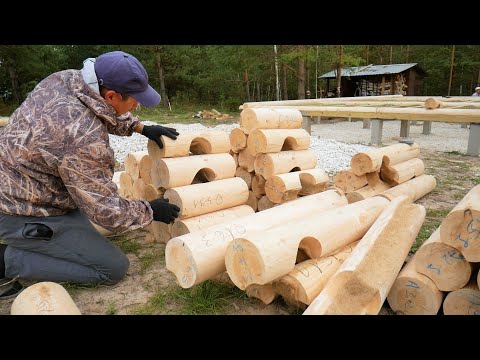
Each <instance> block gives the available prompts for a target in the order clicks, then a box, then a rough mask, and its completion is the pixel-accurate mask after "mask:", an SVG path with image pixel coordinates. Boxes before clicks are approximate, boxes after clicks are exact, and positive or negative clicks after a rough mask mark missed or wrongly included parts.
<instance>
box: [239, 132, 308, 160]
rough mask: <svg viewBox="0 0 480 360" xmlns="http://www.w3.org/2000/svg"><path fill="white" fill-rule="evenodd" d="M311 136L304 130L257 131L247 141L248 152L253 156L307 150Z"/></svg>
mask: <svg viewBox="0 0 480 360" xmlns="http://www.w3.org/2000/svg"><path fill="white" fill-rule="evenodd" d="M309 146H310V134H309V133H308V132H307V131H306V130H304V129H256V130H254V131H252V132H251V133H250V135H249V136H248V140H247V150H248V152H249V153H250V155H252V156H256V155H258V154H265V153H274V152H279V151H285V150H306V149H308V147H309Z"/></svg>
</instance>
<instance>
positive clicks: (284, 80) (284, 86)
mask: <svg viewBox="0 0 480 360" xmlns="http://www.w3.org/2000/svg"><path fill="white" fill-rule="evenodd" d="M479 76H480V75H479ZM282 100H288V92H287V67H286V65H285V64H282Z"/></svg>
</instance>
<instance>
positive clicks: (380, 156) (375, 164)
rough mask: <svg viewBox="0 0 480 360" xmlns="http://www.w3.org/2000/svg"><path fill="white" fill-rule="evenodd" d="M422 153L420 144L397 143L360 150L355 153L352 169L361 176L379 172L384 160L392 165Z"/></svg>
mask: <svg viewBox="0 0 480 360" xmlns="http://www.w3.org/2000/svg"><path fill="white" fill-rule="evenodd" d="M419 154H420V146H418V144H413V145H408V144H395V145H390V146H385V147H382V148H378V149H375V150H370V151H367V152H359V153H357V154H355V155H353V157H352V160H351V162H350V165H351V169H352V171H353V172H354V174H355V175H357V176H361V175H364V174H367V173H372V172H379V171H380V168H381V166H382V161H384V157H386V158H387V159H385V161H387V165H389V166H392V165H395V164H398V163H401V162H404V161H407V160H410V159H413V158H415V157H417V156H418V155H419Z"/></svg>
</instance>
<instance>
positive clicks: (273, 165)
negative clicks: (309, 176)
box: [255, 150, 317, 180]
mask: <svg viewBox="0 0 480 360" xmlns="http://www.w3.org/2000/svg"><path fill="white" fill-rule="evenodd" d="M315 166H317V156H316V155H315V153H314V152H313V151H312V150H299V151H281V152H279V153H272V154H258V155H257V156H256V158H255V173H256V174H259V175H262V176H263V177H264V178H265V179H266V180H268V178H269V177H270V176H273V175H276V174H286V173H288V172H290V171H292V170H294V171H298V170H308V169H313V168H315Z"/></svg>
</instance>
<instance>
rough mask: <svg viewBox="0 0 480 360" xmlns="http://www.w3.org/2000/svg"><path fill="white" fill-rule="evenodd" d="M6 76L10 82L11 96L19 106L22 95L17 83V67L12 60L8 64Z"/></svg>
mask: <svg viewBox="0 0 480 360" xmlns="http://www.w3.org/2000/svg"><path fill="white" fill-rule="evenodd" d="M8 74H9V75H10V80H11V82H12V89H13V96H14V97H15V101H16V102H17V103H18V104H20V103H21V102H22V95H21V93H20V84H19V83H18V73H17V67H16V66H15V62H14V61H13V60H12V61H11V62H9V63H8Z"/></svg>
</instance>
